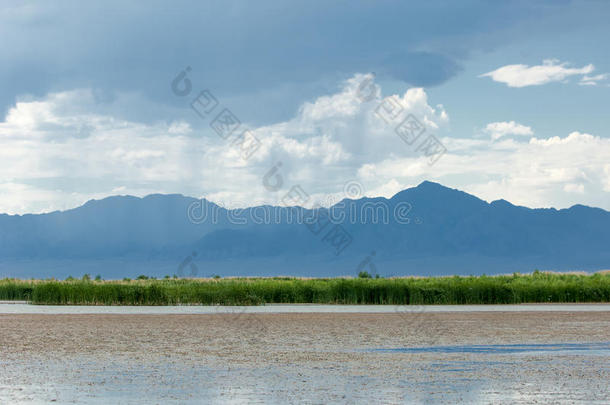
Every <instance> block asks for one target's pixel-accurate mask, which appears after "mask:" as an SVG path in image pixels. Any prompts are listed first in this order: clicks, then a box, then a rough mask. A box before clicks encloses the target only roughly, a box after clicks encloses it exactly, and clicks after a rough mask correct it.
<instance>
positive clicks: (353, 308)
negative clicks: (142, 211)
mask: <svg viewBox="0 0 610 405" xmlns="http://www.w3.org/2000/svg"><path fill="white" fill-rule="evenodd" d="M528 311H536V312H557V311H568V312H608V311H610V304H519V305H317V304H268V305H258V306H220V305H214V306H212V305H175V306H144V305H143V306H102V305H99V306H92V305H30V304H25V303H17V304H15V303H12V304H7V303H0V314H133V315H144V314H223V313H235V312H239V313H245V314H246V313H247V314H250V313H251V314H257V313H269V314H274V313H395V312H400V313H406V314H408V313H422V312H426V313H434V312H528Z"/></svg>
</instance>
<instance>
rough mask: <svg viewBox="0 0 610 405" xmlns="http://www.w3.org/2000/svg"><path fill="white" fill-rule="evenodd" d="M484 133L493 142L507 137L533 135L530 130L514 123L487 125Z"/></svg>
mask: <svg viewBox="0 0 610 405" xmlns="http://www.w3.org/2000/svg"><path fill="white" fill-rule="evenodd" d="M484 131H485V132H486V133H488V134H489V135H490V136H491V139H493V140H494V141H495V140H497V139H500V138H502V137H503V136H507V135H520V136H531V135H534V131H532V128H530V127H528V126H525V125H521V124H519V123H516V122H515V121H504V122H492V123H489V124H487V126H486V127H485V129H484Z"/></svg>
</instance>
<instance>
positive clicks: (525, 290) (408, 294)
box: [0, 272, 610, 305]
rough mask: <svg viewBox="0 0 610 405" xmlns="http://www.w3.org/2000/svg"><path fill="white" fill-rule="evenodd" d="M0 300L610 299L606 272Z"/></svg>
mask: <svg viewBox="0 0 610 405" xmlns="http://www.w3.org/2000/svg"><path fill="white" fill-rule="evenodd" d="M0 300H25V301H29V302H31V303H33V304H50V305H179V304H204V305H259V304H265V303H318V304H393V305H399V304H520V303H550V302H555V303H560V302H561V303H578V302H610V274H600V273H596V274H593V275H582V274H558V273H543V272H535V273H534V274H530V275H520V274H514V275H510V276H479V277H474V276H471V277H458V276H455V277H428V278H377V279H370V278H319V279H302V278H287V277H276V278H228V279H163V280H156V279H147V280H123V281H102V280H90V279H89V278H88V277H87V278H86V279H83V280H74V279H71V280H65V281H58V280H19V279H4V280H0Z"/></svg>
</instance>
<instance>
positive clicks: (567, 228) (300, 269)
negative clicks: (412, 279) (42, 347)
mask: <svg viewBox="0 0 610 405" xmlns="http://www.w3.org/2000/svg"><path fill="white" fill-rule="evenodd" d="M608 246H610V212H608V211H605V210H602V209H599V208H592V207H587V206H583V205H575V206H573V207H570V208H568V209H560V210H557V209H554V208H548V209H546V208H545V209H531V208H526V207H521V206H515V205H513V204H511V203H509V202H508V201H505V200H498V201H493V202H491V203H487V202H485V201H483V200H481V199H479V198H477V197H475V196H473V195H470V194H467V193H464V192H462V191H459V190H455V189H450V188H447V187H444V186H442V185H440V184H437V183H432V182H428V181H425V182H423V183H421V184H420V185H419V186H417V187H413V188H409V189H406V190H404V191H401V192H399V193H397V194H396V195H394V196H393V197H392V198H390V199H386V198H361V199H356V200H351V199H345V200H343V201H341V202H339V203H337V204H335V205H334V206H332V207H330V208H317V209H305V208H301V207H298V206H294V207H284V206H282V207H278V206H258V207H250V208H245V209H233V210H227V209H225V208H222V207H220V206H218V205H216V204H214V203H212V202H210V201H207V200H198V199H194V198H191V197H185V196H182V195H177V194H171V195H161V194H154V195H149V196H146V197H143V198H138V197H132V196H114V197H108V198H105V199H102V200H91V201H89V202H87V203H86V204H84V205H83V206H81V207H78V208H75V209H71V210H67V211H56V212H51V213H45V214H27V215H6V214H2V215H0V258H1V259H0V277H51V276H54V277H58V278H63V277H66V276H68V275H73V276H81V275H82V274H84V273H90V274H92V275H95V274H100V275H101V276H102V277H104V278H122V277H134V276H136V275H138V274H147V275H151V276H157V277H159V276H164V275H166V274H167V275H174V274H178V275H180V276H200V277H207V276H211V275H213V274H218V275H221V276H227V275H259V276H271V275H295V276H316V277H319V276H341V275H356V274H357V273H358V272H359V271H368V272H369V273H372V274H375V273H376V274H379V275H381V276H392V275H395V276H397V275H439V274H447V275H448V274H482V273H486V274H498V273H506V272H514V271H518V272H530V271H532V270H534V269H536V268H538V269H554V270H599V269H606V268H610V249H608Z"/></svg>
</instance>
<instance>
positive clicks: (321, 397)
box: [0, 311, 610, 403]
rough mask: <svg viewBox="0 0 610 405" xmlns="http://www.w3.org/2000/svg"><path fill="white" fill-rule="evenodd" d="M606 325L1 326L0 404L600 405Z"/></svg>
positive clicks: (239, 322) (500, 316)
mask: <svg viewBox="0 0 610 405" xmlns="http://www.w3.org/2000/svg"><path fill="white" fill-rule="evenodd" d="M609 392H610V312H569V311H566V312H537V311H532V312H453V313H442V312H441V313H429V312H421V313H273V314H271V313H270V314H267V313H256V314H251V313H242V312H231V311H229V312H227V313H224V314H188V315H180V314H172V315H117V314H95V315H92V314H86V315H85V314H83V315H67V314H56V315H48V314H45V315H42V314H2V315H0V403H5V402H20V403H48V402H51V401H53V402H55V403H71V402H78V403H107V402H108V401H119V402H121V403H168V402H175V403H227V402H230V403H251V402H255V403H370V402H371V401H373V402H375V403H405V402H407V403H409V402H411V403H413V402H415V403H419V402H435V403H439V402H440V403H443V402H446V403H454V402H456V401H457V402H469V403H531V402H533V401H538V402H543V403H544V402H552V403H558V402H559V403H562V402H565V403H574V402H582V403H596V402H597V403H607V401H608V400H609V399H610V398H609Z"/></svg>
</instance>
